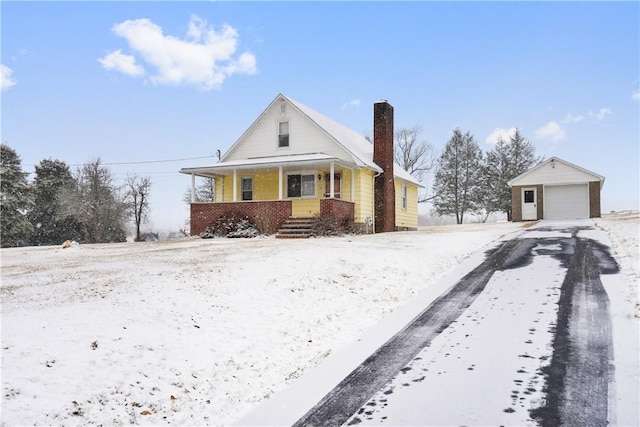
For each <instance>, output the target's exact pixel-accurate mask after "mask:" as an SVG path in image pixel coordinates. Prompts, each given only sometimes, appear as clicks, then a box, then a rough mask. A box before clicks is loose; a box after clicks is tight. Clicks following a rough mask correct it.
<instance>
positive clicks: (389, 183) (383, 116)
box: [373, 100, 396, 233]
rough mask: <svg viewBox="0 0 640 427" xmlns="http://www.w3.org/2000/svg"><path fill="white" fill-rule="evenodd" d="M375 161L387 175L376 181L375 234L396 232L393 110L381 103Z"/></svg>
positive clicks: (375, 134) (375, 130) (375, 113)
mask: <svg viewBox="0 0 640 427" xmlns="http://www.w3.org/2000/svg"><path fill="white" fill-rule="evenodd" d="M373 161H374V162H375V163H376V164H377V165H378V166H380V167H381V168H382V170H383V172H382V173H381V174H380V175H378V176H377V177H376V178H375V186H374V196H373V198H374V212H375V228H374V230H375V232H376V233H382V232H387V231H395V228H396V192H395V187H394V183H393V107H392V106H391V105H390V104H389V103H388V102H387V101H386V100H381V101H378V102H376V103H375V104H373Z"/></svg>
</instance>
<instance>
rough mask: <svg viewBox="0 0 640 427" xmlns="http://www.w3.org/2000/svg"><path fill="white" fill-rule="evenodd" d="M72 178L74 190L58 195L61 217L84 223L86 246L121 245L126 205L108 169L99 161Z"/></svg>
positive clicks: (79, 171) (82, 168) (124, 236)
mask: <svg viewBox="0 0 640 427" xmlns="http://www.w3.org/2000/svg"><path fill="white" fill-rule="evenodd" d="M74 178H75V184H76V185H75V188H74V189H71V190H67V189H64V190H63V192H62V194H61V196H62V198H63V199H62V200H63V203H62V205H63V206H62V212H61V215H63V216H64V217H68V216H71V217H75V218H77V220H78V221H79V222H80V223H82V224H83V229H84V231H83V234H84V237H83V240H84V241H86V242H87V243H109V242H124V241H125V240H126V239H127V234H126V232H125V229H124V224H125V221H126V219H127V213H128V212H127V206H126V204H125V202H124V198H123V195H122V193H121V191H120V187H118V186H116V185H115V184H114V183H113V177H112V175H111V172H110V171H109V169H108V168H107V167H106V166H105V165H103V164H102V161H101V160H100V158H98V159H96V160H94V161H91V162H90V163H85V164H84V165H83V166H82V167H80V168H78V169H77V170H76V173H75V177H74Z"/></svg>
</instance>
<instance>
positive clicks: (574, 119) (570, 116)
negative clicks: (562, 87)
mask: <svg viewBox="0 0 640 427" xmlns="http://www.w3.org/2000/svg"><path fill="white" fill-rule="evenodd" d="M584 120H585V117H584V116H583V115H581V114H579V115H577V116H574V115H573V114H571V113H569V114H567V117H565V118H564V119H563V120H561V123H580V122H582V121H584Z"/></svg>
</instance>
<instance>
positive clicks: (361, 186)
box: [354, 169, 374, 223]
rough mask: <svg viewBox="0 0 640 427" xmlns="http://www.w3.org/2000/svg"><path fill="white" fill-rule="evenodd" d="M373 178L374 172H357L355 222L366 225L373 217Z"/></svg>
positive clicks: (365, 170)
mask: <svg viewBox="0 0 640 427" xmlns="http://www.w3.org/2000/svg"><path fill="white" fill-rule="evenodd" d="M373 176H374V172H373V171H371V170H367V169H361V170H357V171H355V188H354V191H355V215H354V216H355V222H357V223H364V222H365V219H366V218H367V217H368V218H370V219H371V221H373V220H374V217H373Z"/></svg>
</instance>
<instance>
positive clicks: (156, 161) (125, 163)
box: [23, 155, 216, 167]
mask: <svg viewBox="0 0 640 427" xmlns="http://www.w3.org/2000/svg"><path fill="white" fill-rule="evenodd" d="M212 157H216V155H211V156H202V157H187V158H183V159H169V160H145V161H141V162H113V163H102V165H103V166H120V165H145V164H151V163H169V162H182V161H185V160H200V159H210V158H212ZM23 166H32V167H35V166H36V165H23ZM67 166H84V163H82V164H80V163H74V164H67Z"/></svg>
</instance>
